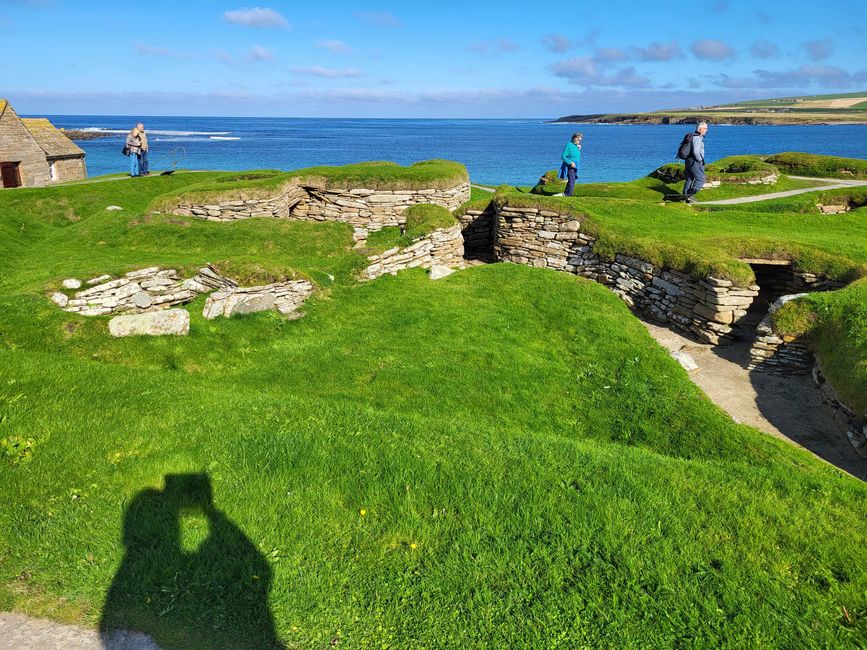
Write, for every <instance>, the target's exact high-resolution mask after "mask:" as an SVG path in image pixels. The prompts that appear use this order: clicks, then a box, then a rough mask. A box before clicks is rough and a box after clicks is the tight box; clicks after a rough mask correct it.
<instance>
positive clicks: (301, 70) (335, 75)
mask: <svg viewBox="0 0 867 650" xmlns="http://www.w3.org/2000/svg"><path fill="white" fill-rule="evenodd" d="M289 72H291V73H292V74H301V75H310V76H313V77H325V78H327V79H346V78H351V77H363V76H364V72H363V71H362V70H359V69H358V68H326V67H325V66H321V65H311V66H298V67H293V68H289Z"/></svg>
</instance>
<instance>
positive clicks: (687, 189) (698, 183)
mask: <svg viewBox="0 0 867 650" xmlns="http://www.w3.org/2000/svg"><path fill="white" fill-rule="evenodd" d="M705 133H707V122H699V124H698V126H697V127H696V129H695V133H693V134H692V143H691V144H690V148H689V155H688V156H687V157H686V163H685V178H686V180H685V182H684V184H683V195H684V196H685V197H686V202H687V203H695V195H696V194H698V191H699V190H700V189H701V188H702V186H703V185H704V181H705V174H704V136H705Z"/></svg>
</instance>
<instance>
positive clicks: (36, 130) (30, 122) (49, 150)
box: [21, 117, 84, 158]
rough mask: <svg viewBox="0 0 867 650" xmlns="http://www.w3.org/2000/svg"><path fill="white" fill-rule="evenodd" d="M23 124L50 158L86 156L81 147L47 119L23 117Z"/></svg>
mask: <svg viewBox="0 0 867 650" xmlns="http://www.w3.org/2000/svg"><path fill="white" fill-rule="evenodd" d="M21 123H22V124H24V128H26V129H27V130H28V131H29V132H30V135H32V136H33V139H34V140H36V142H37V143H38V144H39V146H40V147H42V149H43V150H44V151H45V155H46V156H48V157H49V158H57V157H68V156H84V151H83V150H82V149H81V147H79V146H78V145H77V144H75V143H74V142H73V141H72V140H70V139H69V138H67V137H66V136H65V135H64V134H63V132H62V131H58V130H57V128H55V126H54V125H53V124H52V123H51V122H49V121H48V120H47V119H46V118H44V117H22V118H21Z"/></svg>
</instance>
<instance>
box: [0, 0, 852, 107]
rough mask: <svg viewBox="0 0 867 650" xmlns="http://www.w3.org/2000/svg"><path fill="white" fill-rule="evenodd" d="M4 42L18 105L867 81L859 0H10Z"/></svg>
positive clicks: (466, 99)
mask: <svg viewBox="0 0 867 650" xmlns="http://www.w3.org/2000/svg"><path fill="white" fill-rule="evenodd" d="M540 6H541V7H543V8H541V9H540ZM0 42H2V43H3V46H4V47H3V51H4V52H5V53H6V55H7V56H10V54H11V57H12V58H11V60H12V61H14V65H9V64H6V65H4V66H2V69H0V97H4V96H5V97H6V98H8V99H9V100H10V101H11V102H12V103H13V105H14V106H15V107H16V109H17V110H18V111H19V112H21V113H25V114H26V113H30V114H35V113H48V114H70V113H76V114H121V115H126V114H136V115H225V116H244V115H256V116H321V117H556V116H559V115H564V114H571V113H594V112H608V111H633V110H652V109H658V108H672V107H679V106H697V105H701V104H713V103H720V102H724V101H733V100H738V99H748V98H755V97H773V96H785V95H795V94H817V93H823V94H824V93H837V92H853V91H858V90H865V89H867V3H865V2H864V1H863V0H859V1H857V2H856V1H848V0H847V1H841V0H837V1H835V0H830V1H826V2H818V3H817V2H815V1H814V0H809V1H807V0H788V1H787V2H785V3H778V2H756V1H755V0H752V1H749V0H693V1H691V2H678V1H677V0H669V1H667V2H653V1H649V2H648V1H647V0H644V1H641V2H632V1H629V2H627V1H624V0H608V1H607V2H592V3H591V2H586V1H584V0H573V1H571V2H559V3H555V2H547V3H544V4H541V3H532V2H512V1H510V0H500V1H498V2H472V1H469V0H466V1H463V2H456V1H453V0H440V1H439V2H423V3H422V2H419V3H408V2H401V3H397V2H374V3H371V2H348V1H343V0H329V1H328V2H304V3H301V2H276V1H275V2H269V1H267V0H265V1H264V2H262V3H257V4H243V3H239V2H219V1H205V0H185V1H184V2H178V1H177V0H175V1H164V0H151V1H150V2H138V3H132V2H97V1H84V0H78V1H76V2H73V1H71V0H0Z"/></svg>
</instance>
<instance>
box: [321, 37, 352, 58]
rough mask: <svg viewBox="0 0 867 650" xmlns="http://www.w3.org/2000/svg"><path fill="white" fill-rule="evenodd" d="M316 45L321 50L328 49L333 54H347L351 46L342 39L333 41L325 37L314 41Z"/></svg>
mask: <svg viewBox="0 0 867 650" xmlns="http://www.w3.org/2000/svg"><path fill="white" fill-rule="evenodd" d="M316 47H318V48H319V49H321V50H330V51H332V52H334V53H335V54H349V53H350V52H351V51H352V48H351V47H349V46H348V45H347V44H346V43H344V42H343V41H335V40H330V39H327V38H323V39H320V40H318V41H316Z"/></svg>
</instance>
